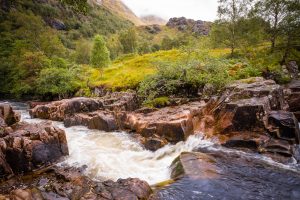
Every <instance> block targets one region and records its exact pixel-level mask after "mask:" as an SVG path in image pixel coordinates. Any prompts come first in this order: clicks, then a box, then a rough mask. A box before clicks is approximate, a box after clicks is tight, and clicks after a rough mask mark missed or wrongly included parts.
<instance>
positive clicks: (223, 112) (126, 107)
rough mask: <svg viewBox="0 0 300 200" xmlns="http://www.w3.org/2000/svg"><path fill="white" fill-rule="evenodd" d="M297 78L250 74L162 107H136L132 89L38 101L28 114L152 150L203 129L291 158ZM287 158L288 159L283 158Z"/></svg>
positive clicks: (297, 134)
mask: <svg viewBox="0 0 300 200" xmlns="http://www.w3.org/2000/svg"><path fill="white" fill-rule="evenodd" d="M299 85H300V84H299V81H294V82H292V83H291V84H290V85H288V86H287V87H283V86H280V85H278V84H276V83H275V82H274V81H272V80H265V79H263V78H251V79H247V80H240V81H237V82H235V83H233V84H231V85H229V86H227V87H226V89H225V91H224V92H223V94H222V95H221V96H219V97H212V98H211V99H210V100H209V101H208V102H205V101H200V100H199V101H195V102H191V103H187V104H184V105H178V106H172V107H166V108H162V109H159V110H157V109H145V108H142V109H138V108H139V105H138V101H137V97H136V95H135V94H133V93H113V94H110V95H108V96H104V97H101V98H74V99H67V100H62V101H56V102H53V103H50V104H46V105H38V106H36V107H34V108H33V109H31V110H30V113H31V116H32V117H38V118H42V119H51V120H59V121H64V124H65V126H67V127H69V126H74V125H84V126H87V127H89V128H91V129H98V130H104V131H114V130H126V131H127V132H130V133H132V135H133V136H135V137H136V138H138V139H139V140H140V141H141V143H142V144H144V146H145V148H147V149H149V150H152V151H155V150H157V149H159V148H161V147H163V146H164V145H166V144H168V143H171V144H174V143H177V142H179V141H184V140H186V138H187V137H188V136H190V135H193V134H195V133H199V132H203V133H204V134H205V135H206V137H207V138H213V139H215V140H217V141H218V143H219V144H222V145H224V146H226V147H229V148H239V149H243V150H246V151H254V152H259V153H263V154H266V155H270V156H271V157H273V158H276V159H278V160H281V159H282V161H284V160H286V159H285V158H292V157H293V156H294V155H295V152H296V151H297V145H298V144H299V138H300V130H299V126H298V123H299V122H298V119H297V117H296V116H298V112H299V108H298V107H299V106H298V103H297V102H298V101H299V100H300V99H299V96H300V95H299V94H300V93H299ZM287 160H288V159H287Z"/></svg>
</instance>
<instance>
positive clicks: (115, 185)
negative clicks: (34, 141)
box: [0, 167, 152, 200]
mask: <svg viewBox="0 0 300 200" xmlns="http://www.w3.org/2000/svg"><path fill="white" fill-rule="evenodd" d="M83 172H84V169H80V168H73V167H69V168H59V167H52V168H50V169H48V170H44V171H42V172H39V175H38V176H37V175H35V176H33V177H32V179H28V178H27V179H21V180H20V179H17V178H16V179H13V180H11V181H10V182H11V183H9V184H12V185H14V187H10V186H8V187H3V190H2V194H4V195H7V196H9V197H10V198H12V199H14V198H15V199H60V200H66V199H82V200H88V199H116V200H117V199H124V200H134V199H136V200H142V199H148V198H149V196H150V194H151V193H152V190H151V188H150V186H149V185H148V184H147V183H146V182H145V181H142V180H139V179H134V178H128V179H119V180H118V181H116V182H114V181H104V182H95V181H92V180H91V179H89V178H88V177H86V176H84V175H83ZM0 188H1V185H0ZM17 197H18V198H17Z"/></svg>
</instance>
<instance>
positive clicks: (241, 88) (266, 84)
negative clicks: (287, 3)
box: [200, 78, 300, 157]
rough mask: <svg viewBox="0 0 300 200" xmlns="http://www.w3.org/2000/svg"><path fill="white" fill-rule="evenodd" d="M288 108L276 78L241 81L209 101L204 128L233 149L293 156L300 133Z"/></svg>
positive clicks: (221, 142) (205, 112) (202, 128)
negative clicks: (275, 80)
mask: <svg viewBox="0 0 300 200" xmlns="http://www.w3.org/2000/svg"><path fill="white" fill-rule="evenodd" d="M287 110H288V105H287V104H286V102H285V99H284V95H283V88H282V87H281V86H279V85H277V84H276V83H275V82H274V81H272V80H265V79H263V78H251V79H246V80H239V81H237V82H235V83H233V84H231V85H229V86H228V87H227V88H226V89H225V91H224V93H223V95H222V96H221V97H219V98H212V99H211V100H210V101H209V102H208V103H207V106H206V107H205V109H204V112H203V114H204V116H203V117H202V120H201V123H202V125H201V126H200V127H201V131H202V132H204V133H205V134H206V135H207V136H208V137H216V138H217V139H218V141H219V143H220V144H222V145H224V146H226V147H229V148H238V149H242V150H246V151H254V152H260V153H268V154H270V153H271V154H272V153H273V154H280V155H283V156H287V157H291V156H293V154H294V148H293V146H294V145H295V144H299V136H300V134H299V133H300V132H299V127H298V121H297V119H296V117H295V116H294V114H293V113H291V112H288V111H287ZM207 119H209V120H207Z"/></svg>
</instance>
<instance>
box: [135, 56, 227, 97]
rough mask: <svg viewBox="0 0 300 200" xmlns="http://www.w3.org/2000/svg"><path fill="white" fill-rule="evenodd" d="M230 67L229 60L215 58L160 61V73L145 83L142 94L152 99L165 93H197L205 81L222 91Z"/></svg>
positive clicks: (179, 94) (142, 86) (142, 83)
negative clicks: (227, 62)
mask: <svg viewBox="0 0 300 200" xmlns="http://www.w3.org/2000/svg"><path fill="white" fill-rule="evenodd" d="M228 66H229V65H228V64H226V61H225V60H218V59H213V58H209V59H208V58H205V59H200V60H199V59H189V60H186V59H183V60H180V61H178V62H176V63H174V62H172V63H170V62H160V63H157V64H156V67H157V73H156V74H154V75H151V76H148V77H147V78H146V79H145V80H144V81H142V82H141V84H140V87H139V91H138V93H139V95H140V96H141V97H142V98H144V99H145V100H146V102H148V101H150V102H151V101H152V100H153V99H155V98H158V97H161V96H196V95H197V92H198V89H199V88H201V87H204V85H205V84H212V85H213V86H214V88H215V89H216V90H220V89H222V87H224V86H225V84H226V83H228V81H230V76H229V73H228Z"/></svg>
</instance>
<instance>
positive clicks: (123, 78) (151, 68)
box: [91, 50, 182, 91]
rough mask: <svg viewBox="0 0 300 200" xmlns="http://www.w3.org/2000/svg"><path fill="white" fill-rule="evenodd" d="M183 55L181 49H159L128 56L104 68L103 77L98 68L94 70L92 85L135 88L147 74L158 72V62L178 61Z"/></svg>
mask: <svg viewBox="0 0 300 200" xmlns="http://www.w3.org/2000/svg"><path fill="white" fill-rule="evenodd" d="M181 57H182V54H181V52H180V51H179V50H170V51H158V52H155V53H151V54H145V55H142V56H141V55H130V56H126V57H123V58H121V59H118V60H116V61H115V62H114V63H112V64H111V66H110V67H108V68H106V69H104V72H103V75H102V77H101V74H100V72H99V71H98V70H92V76H91V80H93V81H92V85H93V86H105V87H107V88H110V89H112V90H114V91H115V90H126V89H135V88H136V87H137V86H138V84H139V83H140V82H141V81H142V80H144V78H145V77H146V76H148V75H151V74H154V73H155V72H156V67H155V63H156V62H159V61H176V60H179V59H180V58H181Z"/></svg>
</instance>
